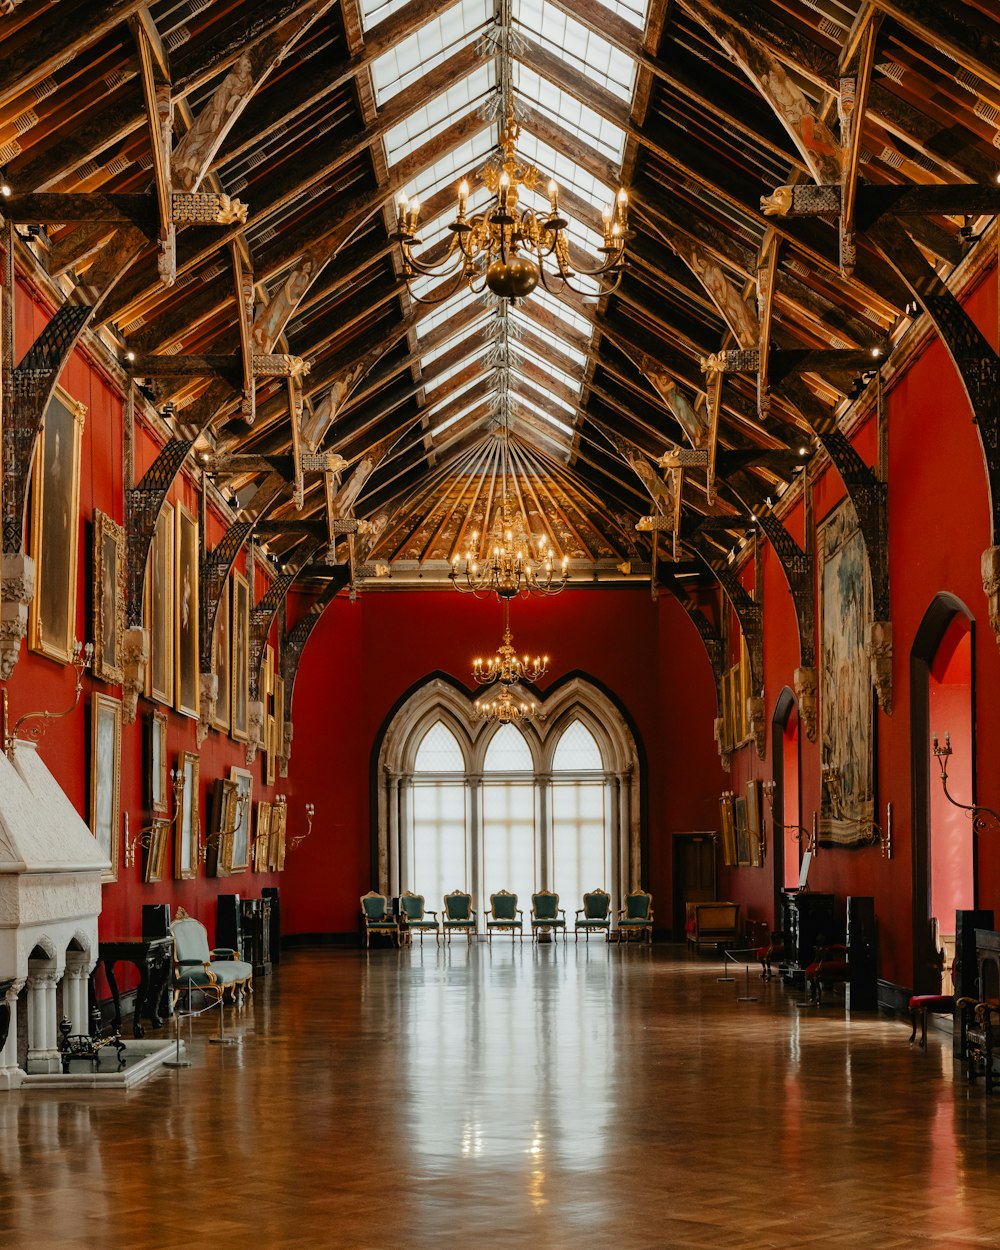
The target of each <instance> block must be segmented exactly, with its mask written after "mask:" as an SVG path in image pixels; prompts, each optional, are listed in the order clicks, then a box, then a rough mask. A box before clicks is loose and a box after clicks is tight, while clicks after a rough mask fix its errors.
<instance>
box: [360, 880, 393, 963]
mask: <svg viewBox="0 0 1000 1250" xmlns="http://www.w3.org/2000/svg"><path fill="white" fill-rule="evenodd" d="M361 919H362V921H363V922H364V926H365V948H366V949H367V947H368V946H369V944H370V943H371V939H372V936H373V935H374V936H375V937H387V938H388V939H389V940H390V941H391V942H395V943H396V945H397V946H398V945H399V925H398V924H397V923H396V920H395V917H394V916H393V915H392V913H391V912H390V911H389V900H388V899H387V898H386V896H385V895H384V894H376V893H375V891H374V890H369V891H368V893H367V894H365V895H362V898H361Z"/></svg>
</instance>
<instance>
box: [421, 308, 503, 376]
mask: <svg viewBox="0 0 1000 1250" xmlns="http://www.w3.org/2000/svg"><path fill="white" fill-rule="evenodd" d="M486 320H487V318H486V314H485V313H484V314H483V316H481V317H477V318H476V319H475V320H474V321H470V322H469V323H468V325H464V326H462V328H461V330H456V331H455V333H454V334H452V335H449V336H448V338H446V339H445V340H444V342H443V343H439V344H438V346H437V347H433V348H431V350H430V351H428V352H424V353H423V355H422V356H421V357H420V364H421V366H422V367H423V368H424V369H426V368H427V366H428V365H431V364H433V363H434V361H435V360H437V359H438V358H439V357H440V356H444V355H445V354H446V353H447V352H452V351H454V350H455V348H456V346H457V345H458V344H459V343H461V342H463V341H464V340H465V339H467V338H470V337H471V336H472V335H473V334H477V333H479V331H480V330H482V329H483V327H484V325H485V324H486Z"/></svg>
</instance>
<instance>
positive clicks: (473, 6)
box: [372, 0, 493, 107]
mask: <svg viewBox="0 0 1000 1250" xmlns="http://www.w3.org/2000/svg"><path fill="white" fill-rule="evenodd" d="M492 19H493V5H492V4H491V3H489V2H488V0H463V2H462V3H461V4H456V5H454V6H453V7H452V8H450V9H448V10H446V11H445V12H444V13H442V14H441V15H440V17H435V18H433V19H432V20H431V21H429V22H427V24H426V25H424V26H421V27H420V29H419V30H417V31H415V32H414V33H413V34H412V35H410V36H409V38H407V39H403V40H402V41H401V42H400V43H398V44H396V46H395V47H393V48H390V49H389V51H388V52H385V53H383V54H382V56H380V57H379V58H378V60H377V61H375V63H374V64H373V65H372V82H373V83H374V85H375V99H376V102H377V103H378V105H379V106H380V107H381V106H382V105H383V104H385V102H386V101H387V100H391V99H392V97H393V96H394V95H396V94H398V92H400V91H402V90H404V88H406V87H409V86H411V85H412V84H413V83H414V82H415V81H416V80H417V79H418V78H421V77H422V76H423V75H424V74H427V73H429V72H430V71H431V70H432V69H434V68H435V67H436V66H438V65H440V64H441V62H442V61H444V60H446V59H447V58H448V57H449V56H450V55H451V54H452V53H453V52H455V51H457V50H458V49H459V48H460V47H462V46H463V45H464V44H467V43H469V42H470V41H471V40H472V38H473V37H474V36H475V35H476V34H478V32H479V31H480V30H482V28H483V26H485V25H486V24H487V22H490V21H492Z"/></svg>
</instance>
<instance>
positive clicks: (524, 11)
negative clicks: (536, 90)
mask: <svg viewBox="0 0 1000 1250" xmlns="http://www.w3.org/2000/svg"><path fill="white" fill-rule="evenodd" d="M514 20H515V22H518V23H519V24H520V25H521V26H523V27H524V29H525V31H526V33H527V34H528V35H529V37H530V38H532V39H538V40H539V41H540V42H541V43H542V44H543V45H544V46H546V47H548V48H549V49H550V50H551V51H553V52H555V54H556V55H557V56H559V57H561V58H562V59H563V60H564V61H567V62H568V63H569V64H570V65H572V66H573V67H574V68H575V69H577V70H579V71H581V72H582V73H584V74H586V76H587V78H588V79H590V80H591V81H593V82H597V83H599V84H600V85H601V86H602V87H604V88H606V89H607V90H608V91H610V92H611V93H612V94H613V95H616V96H617V97H618V98H619V99H620V100H624V101H625V102H626V103H630V102H631V100H632V90H633V88H634V86H635V61H633V60H632V58H631V57H628V56H626V55H625V53H624V52H619V51H618V49H617V48H614V47H612V45H611V44H610V43H608V41H607V40H606V39H604V38H602V36H600V35H598V34H596V33H595V32H594V31H592V30H588V29H587V27H586V26H583V25H582V24H581V23H580V22H578V21H577V20H576V19H575V18H573V17H570V16H569V14H567V13H564V12H562V10H560V9H557V8H556V6H555V5H554V4H550V3H549V0H515V4H514Z"/></svg>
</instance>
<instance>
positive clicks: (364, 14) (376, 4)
mask: <svg viewBox="0 0 1000 1250" xmlns="http://www.w3.org/2000/svg"><path fill="white" fill-rule="evenodd" d="M408 3H409V0H359V7H360V9H361V25H362V26H363V27H364V29H365V30H371V28H372V27H373V26H376V25H377V24H378V23H379V22H382V21H384V20H385V19H386V18H387V17H391V16H392V14H393V13H398V12H399V10H400V9H402V8H405V7H406V5H407V4H408Z"/></svg>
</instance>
